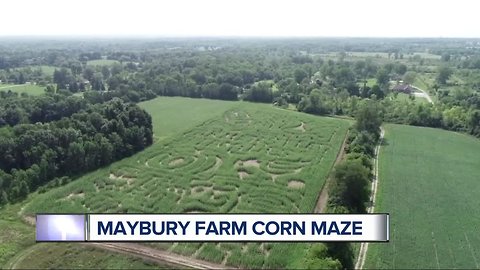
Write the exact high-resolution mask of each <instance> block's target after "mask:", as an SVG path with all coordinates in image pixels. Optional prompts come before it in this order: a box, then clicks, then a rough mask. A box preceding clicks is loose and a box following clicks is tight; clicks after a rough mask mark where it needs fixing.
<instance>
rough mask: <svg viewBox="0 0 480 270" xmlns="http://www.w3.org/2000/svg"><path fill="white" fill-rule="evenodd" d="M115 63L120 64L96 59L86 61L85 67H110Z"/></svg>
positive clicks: (114, 61) (115, 61)
mask: <svg viewBox="0 0 480 270" xmlns="http://www.w3.org/2000/svg"><path fill="white" fill-rule="evenodd" d="M117 63H118V64H120V62H118V61H117V60H109V59H98V60H90V61H87V66H111V65H113V64H117Z"/></svg>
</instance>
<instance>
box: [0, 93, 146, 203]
mask: <svg viewBox="0 0 480 270" xmlns="http://www.w3.org/2000/svg"><path fill="white" fill-rule="evenodd" d="M0 101H1V104H2V114H1V115H2V119H3V120H4V121H3V122H2V124H3V125H6V126H5V127H3V128H0V136H1V138H2V139H1V140H0V152H1V153H2V155H1V156H0V203H1V204H5V203H7V202H15V201H18V200H20V199H23V198H25V197H26V195H27V194H28V193H29V192H30V191H33V190H36V189H37V188H38V187H40V186H42V185H44V184H45V183H47V182H49V181H51V180H52V179H54V180H53V182H51V183H50V186H51V185H61V184H65V183H67V182H69V181H70V180H71V178H70V177H75V176H77V175H80V174H83V173H85V172H88V171H91V170H94V169H97V168H99V167H102V166H105V165H108V164H110V163H111V162H113V161H115V160H119V159H121V158H124V157H127V156H130V155H132V154H133V153H136V152H138V151H140V150H142V149H144V148H145V147H146V146H148V145H150V144H152V120H151V117H150V115H149V114H147V113H146V112H145V111H144V110H142V109H140V108H139V107H138V106H136V105H134V104H131V103H125V102H124V101H122V100H121V99H118V98H114V99H112V100H110V101H108V102H105V103H101V104H91V103H88V102H87V101H86V100H84V99H82V98H79V97H73V96H65V95H60V94H48V95H45V96H41V97H21V98H18V97H16V96H15V95H12V96H10V97H6V98H3V99H1V100H0ZM55 178H56V179H55Z"/></svg>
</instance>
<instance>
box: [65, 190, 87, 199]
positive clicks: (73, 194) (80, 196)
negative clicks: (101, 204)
mask: <svg viewBox="0 0 480 270" xmlns="http://www.w3.org/2000/svg"><path fill="white" fill-rule="evenodd" d="M75 198H85V193H83V192H80V193H70V194H68V196H67V197H66V199H68V200H70V199H75Z"/></svg>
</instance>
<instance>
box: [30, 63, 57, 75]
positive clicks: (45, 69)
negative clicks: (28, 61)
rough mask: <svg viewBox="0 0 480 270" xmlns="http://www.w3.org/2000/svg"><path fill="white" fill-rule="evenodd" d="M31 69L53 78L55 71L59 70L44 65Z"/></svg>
mask: <svg viewBox="0 0 480 270" xmlns="http://www.w3.org/2000/svg"><path fill="white" fill-rule="evenodd" d="M31 68H32V69H33V70H35V69H41V70H42V72H43V73H44V74H45V75H48V76H53V73H54V72H55V69H60V68H59V67H55V66H46V65H42V66H31Z"/></svg>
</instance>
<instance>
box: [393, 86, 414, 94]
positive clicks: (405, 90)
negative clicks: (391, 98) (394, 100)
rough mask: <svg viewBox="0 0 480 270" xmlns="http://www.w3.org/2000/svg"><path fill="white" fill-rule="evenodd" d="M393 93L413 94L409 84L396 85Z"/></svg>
mask: <svg viewBox="0 0 480 270" xmlns="http://www.w3.org/2000/svg"><path fill="white" fill-rule="evenodd" d="M392 90H393V91H395V92H401V93H405V94H410V93H412V92H413V88H412V87H411V86H410V85H409V84H397V85H395V86H394V87H393V89H392Z"/></svg>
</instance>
